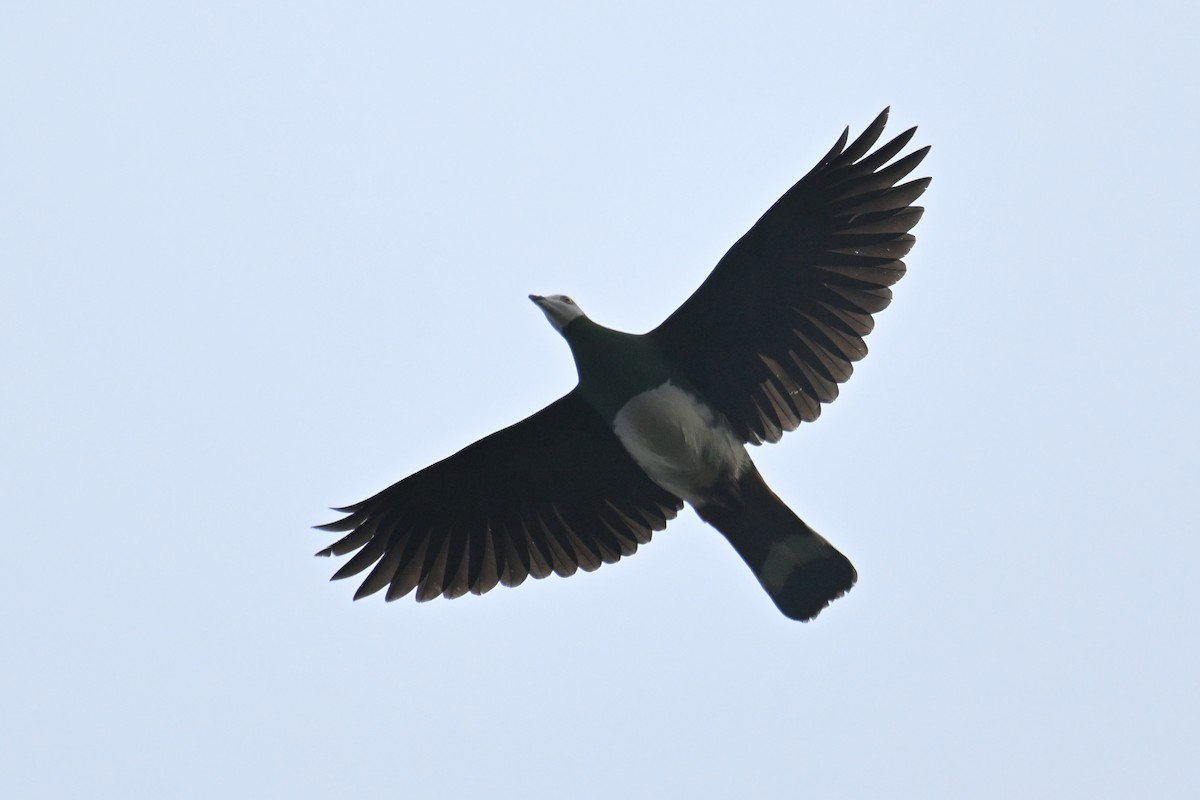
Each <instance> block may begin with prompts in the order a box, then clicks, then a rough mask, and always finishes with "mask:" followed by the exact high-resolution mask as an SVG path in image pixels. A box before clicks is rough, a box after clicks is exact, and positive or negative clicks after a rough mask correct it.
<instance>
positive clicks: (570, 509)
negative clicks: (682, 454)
mask: <svg viewBox="0 0 1200 800" xmlns="http://www.w3.org/2000/svg"><path fill="white" fill-rule="evenodd" d="M682 507H683V503H682V502H681V501H680V500H679V499H678V498H677V497H674V496H673V495H671V494H669V493H668V492H666V491H664V490H663V489H661V488H659V487H658V486H657V485H656V484H654V483H653V482H652V481H651V480H650V479H649V478H648V477H646V474H645V473H644V472H642V470H641V468H640V467H638V466H637V464H635V463H634V461H633V459H632V458H630V456H629V454H628V453H626V452H625V449H624V448H623V447H622V446H621V443H620V442H619V441H618V439H617V438H616V436H615V435H614V434H613V432H612V431H611V430H610V429H609V427H608V426H607V425H605V424H604V421H603V420H602V419H601V418H600V416H599V415H598V414H597V413H596V412H595V411H593V410H592V409H591V407H590V406H588V405H587V403H586V402H585V401H584V400H583V399H582V398H580V397H579V395H578V394H577V393H576V392H574V391H572V392H571V393H569V394H567V395H565V396H563V397H561V398H560V399H558V400H557V401H555V402H554V403H552V404H550V405H549V406H547V407H546V408H544V409H542V410H541V411H539V412H538V413H536V414H534V415H533V416H531V417H528V418H527V419H525V420H523V421H521V422H518V423H517V424H515V425H513V426H511V427H508V428H505V429H504V430H501V431H499V432H497V433H494V434H492V435H491V436H488V437H486V438H484V439H480V440H479V441H478V442H475V443H474V444H472V445H469V446H468V447H465V448H463V449H462V450H460V451H459V452H457V453H455V454H454V455H452V456H450V457H449V458H447V459H445V460H443V461H439V462H438V463H436V464H433V465H432V466H429V467H427V468H425V469H423V470H421V471H420V472H417V473H416V474H414V475H411V476H409V477H407V478H405V479H404V480H402V481H400V482H399V483H397V484H395V485H393V486H391V487H389V488H387V489H384V490H383V491H382V492H380V493H379V494H377V495H375V496H374V497H372V498H370V499H369V500H364V501H363V502H361V503H356V504H355V505H352V506H348V507H346V508H341V509H336V510H338V511H342V512H344V513H346V514H348V515H349V516H347V517H345V518H344V519H341V520H339V521H337V522H332V523H330V524H328V525H321V526H318V527H319V528H320V529H321V530H327V531H349V533H348V534H347V535H346V536H345V537H343V538H342V539H341V540H339V541H337V542H335V543H334V544H332V545H330V546H329V547H327V548H326V549H324V550H322V551H321V552H320V553H318V554H317V555H343V554H345V553H349V552H351V551H354V550H357V551H358V552H357V553H356V554H355V555H354V556H353V557H351V558H350V560H349V561H347V562H346V563H345V564H344V565H342V567H341V569H339V570H338V571H337V572H336V573H335V574H334V576H333V577H334V579H338V578H346V577H349V576H351V575H356V574H358V573H360V572H362V571H363V570H365V569H367V568H368V567H370V566H372V565H374V569H372V570H371V572H370V574H368V575H367V577H366V579H365V580H364V581H363V583H362V586H360V587H359V589H358V591H357V593H355V595H354V597H355V599H358V598H360V597H365V596H366V595H369V594H372V593H374V592H377V591H379V590H380V589H382V588H384V587H385V586H386V587H388V590H387V599H388V600H395V599H396V598H398V597H403V596H404V595H406V594H408V593H409V592H411V591H413V589H416V590H417V600H430V599H432V598H434V597H436V596H438V595H439V594H440V595H443V596H444V597H459V596H461V595H463V594H466V593H467V592H468V591H470V592H474V593H475V594H482V593H484V592H486V591H488V590H489V589H492V588H493V587H495V586H496V584H497V583H502V584H504V585H505V586H517V585H519V584H520V583H522V582H523V581H524V580H525V578H526V577H527V576H529V575H532V576H533V577H535V578H544V577H546V576H547V575H549V574H550V573H551V572H555V573H557V574H559V575H563V576H566V575H573V574H574V573H575V570H576V569H577V568H580V567H582V568H583V569H585V570H588V571H590V570H594V569H596V568H598V567H599V566H600V565H601V564H602V563H611V562H613V561H616V560H617V559H619V558H620V557H621V556H627V555H631V554H632V553H633V552H634V551H635V550H637V546H638V545H639V544H644V543H646V542H648V541H650V536H651V533H652V532H653V531H656V530H662V529H663V528H664V527H665V526H666V524H667V520H669V519H671V518H672V517H674V516H675V514H676V512H678V510H679V509H680V508H682Z"/></svg>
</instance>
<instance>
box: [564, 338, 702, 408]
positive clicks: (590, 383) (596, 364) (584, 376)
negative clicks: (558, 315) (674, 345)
mask: <svg viewBox="0 0 1200 800" xmlns="http://www.w3.org/2000/svg"><path fill="white" fill-rule="evenodd" d="M563 337H564V338H566V340H567V343H568V344H569V345H570V346H571V354H572V355H573V356H574V357H575V369H576V371H577V372H578V373H579V390H580V393H581V394H582V395H583V396H584V398H585V399H586V400H587V401H588V403H590V404H591V406H592V407H593V408H595V409H596V411H598V412H599V413H600V415H601V416H602V417H604V419H605V420H606V421H608V422H609V423H610V424H611V423H612V421H613V419H614V418H615V417H616V415H617V412H618V411H620V410H621V408H622V407H623V406H624V405H625V403H626V402H628V401H629V399H630V398H632V397H633V396H634V395H637V394H639V393H640V392H643V391H645V390H646V389H648V388H652V387H655V386H660V385H662V384H663V383H665V382H666V381H668V380H669V381H671V382H673V383H675V384H676V385H680V386H683V387H684V388H687V389H691V386H690V381H689V380H687V378H686V376H684V375H682V374H681V373H680V372H679V370H678V368H677V367H675V366H674V365H673V364H672V363H671V361H670V360H669V359H668V358H667V357H666V355H665V354H664V353H663V352H662V350H661V349H660V348H659V347H658V346H657V345H656V344H655V342H654V341H653V340H652V339H651V338H649V337H647V336H642V335H638V334H633V333H624V332H622V331H615V330H613V329H611V328H606V327H604V326H603V325H597V324H596V323H595V322H592V321H591V320H590V319H588V318H587V317H580V318H579V319H576V320H574V321H572V322H571V323H570V324H569V325H567V327H566V328H564V329H563Z"/></svg>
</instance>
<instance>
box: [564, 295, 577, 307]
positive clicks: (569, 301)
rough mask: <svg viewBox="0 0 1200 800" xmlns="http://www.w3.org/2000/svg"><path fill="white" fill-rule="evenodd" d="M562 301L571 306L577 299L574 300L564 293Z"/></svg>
mask: <svg viewBox="0 0 1200 800" xmlns="http://www.w3.org/2000/svg"><path fill="white" fill-rule="evenodd" d="M562 301H563V302H564V303H566V304H567V305H569V306H573V305H575V301H574V300H572V299H571V298H569V297H567V296H566V295H563V299H562Z"/></svg>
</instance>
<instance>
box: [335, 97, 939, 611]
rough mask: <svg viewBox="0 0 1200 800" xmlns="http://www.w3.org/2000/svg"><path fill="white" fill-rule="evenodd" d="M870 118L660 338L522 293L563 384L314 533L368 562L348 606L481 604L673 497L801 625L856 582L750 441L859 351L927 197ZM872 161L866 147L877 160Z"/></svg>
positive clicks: (663, 327)
mask: <svg viewBox="0 0 1200 800" xmlns="http://www.w3.org/2000/svg"><path fill="white" fill-rule="evenodd" d="M888 113H889V109H886V108H885V109H884V110H883V112H882V113H880V114H879V115H878V116H877V117H876V118H875V120H874V121H873V122H872V123H871V124H870V125H868V126H867V127H866V128H865V129H864V131H863V132H862V133H861V134H860V135H859V136H857V137H856V138H855V139H854V141H852V142H850V143H849V144H847V142H848V139H849V134H850V129H849V128H848V127H847V128H846V129H845V130H844V131H843V133H842V134H841V136H840V138H839V139H838V140H837V143H836V144H835V145H834V146H833V148H832V149H830V150H829V152H828V153H826V155H825V156H824V157H823V158H821V159H820V160H819V161H818V162H817V164H816V166H814V167H813V168H812V170H810V171H809V172H808V174H806V175H805V176H804V177H803V178H801V179H800V180H799V181H798V182H796V183H795V184H794V185H793V186H792V187H791V188H790V189H788V190H787V191H786V192H785V193H784V194H783V195H782V196H781V197H780V198H779V199H778V200H777V201H776V202H775V203H774V204H773V205H772V206H771V207H770V208H769V209H768V210H767V211H766V213H764V214H763V215H762V217H761V218H759V220H758V221H757V222H756V223H755V224H754V225H753V226H752V227H751V228H750V230H749V231H748V232H747V233H746V234H745V235H743V236H742V238H741V239H739V240H738V241H737V242H736V243H735V244H734V245H733V247H731V248H730V249H729V251H728V252H727V253H726V254H725V255H724V256H723V257H722V258H721V259H720V261H718V263H717V265H716V267H715V268H714V269H713V270H712V272H711V273H710V274H709V275H708V277H707V278H706V279H705V280H704V281H703V282H702V283H701V285H700V286H699V287H698V288H697V289H696V290H695V292H694V293H693V294H692V295H691V296H690V297H689V298H688V299H687V300H686V301H685V302H684V303H683V304H682V305H681V306H679V308H678V309H676V310H675V311H674V312H673V313H672V314H671V315H670V316H669V317H667V319H666V320H665V321H663V322H662V323H661V324H660V325H659V326H658V327H656V328H654V329H653V330H651V331H649V332H647V333H644V334H631V333H624V332H621V331H617V330H613V329H610V328H606V327H604V326H602V325H600V324H598V323H596V322H593V321H592V320H591V319H590V318H589V317H588V316H587V314H585V313H584V312H583V310H582V309H581V308H580V306H579V305H578V304H577V303H576V302H575V301H574V300H572V299H571V298H570V297H568V296H566V295H549V296H542V295H537V294H531V295H529V299H530V300H532V301H533V303H535V304H536V305H537V306H538V308H540V309H541V311H542V312H543V313H544V314H545V316H546V318H547V319H548V320H549V322H550V324H551V325H552V326H553V327H554V328H555V329H556V330H557V331H558V332H559V333H560V334H561V335H562V336H563V338H564V339H565V340H566V342H567V344H568V345H569V347H570V350H571V353H572V355H573V357H574V360H575V366H576V371H577V373H578V383H577V384H576V386H575V387H574V388H573V389H572V390H571V391H569V392H568V393H567V394H565V395H564V396H562V397H560V398H559V399H558V400H555V401H554V402H552V403H551V404H550V405H548V406H546V407H545V408H543V409H542V410H540V411H538V412H536V413H534V414H533V415H532V416H529V417H527V418H526V419H524V420H522V421H520V422H517V423H516V424H514V425H512V426H510V427H507V428H504V429H502V430H500V431H498V432H496V433H493V434H491V435H489V436H486V437H484V438H483V439H480V440H479V441H477V442H475V443H474V444H471V445H468V446H467V447H465V448H463V449H462V450H459V451H458V452H457V453H455V454H453V455H451V456H449V457H448V458H446V459H444V460H442V461H439V462H437V463H435V464H433V465H431V466H428V467H426V468H425V469H422V470H420V471H419V472H416V473H414V474H412V475H410V476H409V477H407V478H404V479H403V480H401V481H399V482H397V483H395V484H393V485H392V486H390V487H388V488H386V489H384V490H383V491H381V492H379V493H378V494H376V495H374V496H373V497H370V498H369V499H367V500H364V501H362V502H360V503H355V504H354V505H350V506H346V507H343V508H335V509H334V511H337V512H339V513H341V514H344V515H345V516H344V517H342V518H341V519H339V520H337V521H334V522H331V523H328V524H325V525H318V526H316V527H317V528H318V529H319V530H323V531H330V532H338V533H345V536H343V537H342V538H341V539H339V540H338V541H336V542H334V543H333V544H331V545H330V546H329V547H326V548H325V549H323V550H321V551H320V552H319V553H317V555H320V556H342V555H346V554H349V553H354V555H352V556H351V557H350V558H349V559H348V560H347V561H346V562H345V563H344V564H342V566H341V568H340V569H338V570H337V571H336V572H335V573H334V575H333V577H332V579H331V580H338V579H343V578H347V577H350V576H353V575H358V574H360V573H362V572H364V571H365V570H367V569H368V568H370V572H369V573H368V574H367V576H366V577H365V579H364V580H363V581H362V583H361V585H360V586H359V588H358V590H357V592H356V593H355V595H354V599H356V600H357V599H359V598H362V597H365V596H368V595H371V594H374V593H376V592H379V591H383V590H385V589H386V594H385V597H386V599H387V600H388V601H391V600H395V599H398V598H400V597H404V596H406V595H408V594H410V593H413V592H414V591H415V596H416V599H417V600H418V601H426V600H431V599H433V598H435V597H438V596H443V597H446V598H456V597H460V596H462V595H465V594H467V593H473V594H483V593H484V592H487V591H490V590H491V589H493V588H494V587H496V586H497V585H504V586H518V585H520V584H521V583H522V582H524V581H525V580H526V578H528V577H530V576H532V577H533V578H545V577H547V576H549V575H550V574H552V573H553V574H558V575H560V576H564V577H565V576H570V575H573V574H574V573H575V572H576V571H577V570H579V569H583V570H585V571H592V570H595V569H597V568H599V567H600V566H601V565H602V564H610V563H613V562H616V561H617V560H619V559H621V558H622V557H625V556H629V555H632V554H633V553H634V552H635V551H636V550H637V549H638V547H639V546H640V545H644V544H646V543H647V542H649V541H650V539H651V536H652V535H653V533H654V532H656V531H661V530H662V529H664V528H665V527H666V524H667V522H668V521H669V520H671V519H673V518H674V517H675V516H676V515H677V514H678V512H679V511H681V510H682V509H683V507H684V504H685V503H687V504H688V505H691V506H692V508H693V509H695V511H696V513H697V514H698V516H699V517H700V519H701V520H703V521H704V522H706V523H708V524H709V525H711V526H712V527H714V528H716V529H717V530H718V531H719V532H720V533H721V534H723V536H724V538H725V539H727V540H728V542H729V543H730V544H731V545H732V546H733V549H734V550H735V551H736V552H737V554H738V555H739V556H741V558H742V560H743V561H744V562H745V563H746V565H747V566H748V567H749V568H750V570H751V571H752V572H753V574H754V575H755V577H756V578H757V579H758V582H759V583H760V584H761V586H762V588H763V589H764V590H765V591H766V594H767V595H768V596H769V597H770V598H771V600H772V601H774V603H775V605H776V607H778V609H779V611H781V612H782V613H783V614H784V615H785V616H786V617H789V618H791V619H794V620H800V621H805V622H807V621H809V620H812V619H813V618H815V617H816V616H817V615H818V614H819V613H820V612H821V611H822V609H824V608H825V607H826V606H828V605H829V603H830V602H832V601H833V600H835V599H837V598H839V597H841V596H842V595H844V594H845V593H846V592H848V591H849V590H850V588H851V587H852V586H853V585H854V584H855V582H856V580H857V577H858V576H857V572H856V570H855V568H854V565H853V564H852V563H851V562H850V560H849V559H848V558H846V556H844V555H843V554H842V553H841V552H840V551H838V550H837V549H836V548H835V547H834V546H833V545H832V544H830V543H829V542H828V541H827V540H826V539H825V538H824V537H822V536H821V535H820V534H818V533H817V532H816V531H814V530H813V529H812V528H810V527H809V526H808V525H807V524H806V523H804V522H803V521H802V520H801V519H800V517H798V516H797V515H796V514H795V513H794V512H793V511H792V510H791V509H790V508H789V507H788V506H787V505H786V504H785V503H784V502H783V500H781V499H780V498H779V497H778V495H776V494H775V492H774V491H772V489H771V488H770V487H769V486H768V485H767V483H766V481H765V480H764V478H763V477H762V475H761V474H760V473H759V471H758V469H757V467H756V466H755V464H754V462H753V460H752V459H751V457H750V454H749V451H748V449H747V447H746V446H747V445H759V444H763V443H770V442H777V441H779V439H780V438H781V437H782V436H783V434H784V433H785V432H787V431H792V430H795V429H796V428H797V427H798V426H799V425H800V423H802V422H811V421H813V420H815V419H816V418H817V416H818V415H819V414H820V413H821V407H822V404H824V403H829V402H831V401H832V400H834V399H835V398H836V397H837V396H838V391H839V384H841V383H843V382H844V381H846V380H847V379H848V378H849V377H850V374H851V371H852V369H853V364H854V363H855V362H857V361H859V360H860V359H861V358H863V356H865V355H866V353H867V348H866V345H865V344H864V341H863V337H864V336H866V335H867V334H868V333H869V332H871V330H872V329H873V327H874V317H873V315H874V314H876V313H877V312H879V311H882V310H883V309H884V308H885V307H886V306H888V305H889V303H890V302H891V298H892V292H891V286H892V285H893V284H895V283H896V282H897V281H898V280H900V278H901V277H902V276H903V275H904V273H905V270H906V265H905V263H904V261H903V260H902V259H903V258H904V257H905V256H906V255H907V253H908V252H909V250H910V249H911V248H912V246H913V244H914V242H915V238H914V236H913V235H912V234H911V233H910V231H911V230H912V228H913V227H914V226H915V225H916V224H917V221H918V220H919V219H920V218H921V215H922V214H923V212H924V209H923V208H922V207H920V206H915V205H913V202H914V201H915V200H916V199H917V198H919V197H920V196H921V194H922V193H923V192H924V191H925V189H926V187H927V186H928V185H929V183H930V180H931V179H930V178H919V179H916V180H911V181H908V182H905V183H901V181H902V180H904V179H905V178H906V177H907V176H908V175H909V174H910V173H911V172H912V171H913V170H914V169H915V168H916V167H917V165H918V164H920V163H921V161H922V160H923V159H924V158H925V156H926V154H927V153H928V152H929V147H928V146H926V147H923V148H920V149H918V150H915V151H913V152H911V153H909V154H908V155H905V156H904V157H902V158H898V159H897V158H896V157H897V155H898V154H899V153H900V152H901V151H903V150H904V148H905V147H906V146H907V145H908V144H909V142H910V140H911V139H912V138H913V136H914V134H915V132H916V128H915V127H914V128H910V129H908V130H906V131H904V132H903V133H901V134H899V135H898V136H896V137H895V138H893V139H891V140H890V141H888V142H887V143H885V144H883V145H881V146H879V147H877V148H876V147H875V145H876V143H877V142H878V141H879V138H880V136H881V135H882V133H883V130H884V127H885V125H886V123H887V118H888ZM872 148H874V149H872Z"/></svg>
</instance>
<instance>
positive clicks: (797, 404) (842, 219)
mask: <svg viewBox="0 0 1200 800" xmlns="http://www.w3.org/2000/svg"><path fill="white" fill-rule="evenodd" d="M887 115H888V112H887V109H885V110H884V111H883V113H882V114H880V115H879V116H878V117H877V118H876V119H875V121H874V122H872V123H871V125H870V126H869V127H868V128H867V129H866V130H865V131H864V132H863V134H862V135H861V136H859V137H858V138H857V139H855V140H854V142H853V143H852V144H851V145H850V146H849V147H846V141H847V138H848V136H849V129H847V130H846V132H844V133H843V134H842V136H841V138H840V139H839V140H838V142H837V144H836V145H834V147H833V149H832V150H830V151H829V153H828V154H827V155H826V156H825V157H824V158H823V159H821V161H820V163H818V164H817V166H816V167H814V168H813V170H812V171H811V172H809V173H808V175H806V176H804V177H803V178H801V179H800V181H799V182H798V183H797V184H796V185H795V186H793V187H792V188H791V189H789V190H788V191H787V192H786V193H785V194H784V195H783V197H781V198H779V200H778V201H777V202H776V203H775V205H773V206H771V208H770V209H769V210H768V211H767V213H765V214H763V216H762V218H761V219H759V220H758V222H756V223H755V224H754V227H752V228H751V229H750V230H749V231H748V232H747V233H746V235H745V236H743V237H742V238H741V239H739V240H738V242H737V243H736V244H735V245H734V246H733V247H732V248H731V249H730V250H729V252H728V253H726V254H725V257H724V258H722V259H721V261H720V263H718V264H717V267H716V269H714V270H713V272H712V274H710V275H709V276H708V278H707V279H706V280H705V281H704V283H703V284H701V285H700V288H698V289H697V290H696V291H695V292H694V293H693V294H692V296H691V297H689V298H688V299H687V301H686V302H685V303H684V304H683V305H682V306H680V307H679V308H678V309H677V310H676V311H675V313H674V314H672V315H671V316H670V317H668V318H667V319H666V321H664V322H663V323H662V325H660V326H659V327H658V328H656V329H655V330H653V331H651V332H650V334H649V335H650V336H652V337H654V339H655V340H656V341H658V343H659V344H660V346H661V347H663V349H664V350H666V351H667V352H668V353H669V354H671V355H672V357H673V358H674V359H675V360H676V361H677V362H678V363H679V364H680V365H682V367H683V369H684V371H685V372H686V373H687V374H688V376H689V377H690V378H691V379H692V381H693V382H694V383H695V384H696V386H697V388H698V389H699V390H700V391H701V392H702V393H703V395H704V397H705V399H706V400H707V401H708V402H709V403H711V404H712V405H713V406H715V407H717V408H718V409H720V410H721V411H722V412H723V413H724V414H725V416H726V417H728V419H729V421H730V423H732V425H733V427H734V430H736V431H737V433H738V434H739V435H740V436H741V437H742V439H743V441H747V442H753V443H755V444H758V443H761V442H763V441H771V442H774V441H778V440H779V439H780V437H782V436H783V432H784V431H790V430H794V429H795V428H796V427H797V426H798V425H799V424H800V422H801V421H810V420H814V419H816V418H817V416H818V415H819V414H820V413H821V403H828V402H830V401H832V400H833V399H834V398H836V397H837V394H838V386H837V385H838V384H839V383H842V382H844V381H845V380H846V379H848V378H849V377H850V373H851V371H852V368H853V367H852V365H853V362H855V361H858V360H859V359H861V358H862V357H863V356H865V355H866V354H867V347H866V344H865V343H864V342H863V337H864V336H866V335H867V334H868V333H869V332H870V331H871V329H872V328H873V327H874V320H873V319H872V316H871V315H872V314H874V313H875V312H877V311H881V310H883V309H884V308H886V307H887V305H888V304H889V303H890V302H891V299H892V292H891V289H889V288H888V287H890V286H891V285H892V284H893V283H895V282H896V281H898V280H900V278H901V277H902V276H903V275H904V269H905V267H904V262H903V261H901V260H900V259H901V258H903V257H904V255H905V254H906V253H908V251H909V250H910V249H911V248H912V246H913V242H915V241H916V240H915V238H914V237H913V236H912V235H911V234H909V233H908V231H909V230H910V229H912V227H913V226H914V225H916V224H917V220H919V219H920V218H921V213H922V212H923V211H924V209H923V208H921V207H920V206H914V205H912V202H913V201H914V200H916V199H917V198H918V197H920V196H921V194H922V193H923V192H924V191H925V187H926V186H928V185H929V180H930V179H929V178H921V179H919V180H914V181H910V182H908V183H904V184H901V185H897V182H898V181H900V180H902V179H903V178H904V177H905V176H906V175H908V174H909V173H910V172H911V171H912V170H913V169H915V168H916V166H917V165H918V164H919V163H921V160H922V159H923V158H924V157H925V154H926V153H927V152H928V151H929V148H928V147H924V148H922V149H920V150H917V151H915V152H913V153H911V154H909V155H907V156H905V157H904V158H901V159H900V160H898V161H895V162H894V163H891V164H890V165H889V164H888V162H889V161H891V160H892V159H893V158H894V157H895V156H896V154H897V153H899V152H900V151H901V150H902V149H903V148H904V146H905V145H906V144H908V142H909V140H910V139H911V138H912V136H913V134H914V133H915V132H916V128H911V129H909V130H907V131H905V132H904V133H902V134H900V135H899V136H897V137H896V138H895V139H892V140H891V141H890V142H888V143H887V144H885V145H883V146H882V147H880V148H878V149H877V150H875V151H874V152H870V153H869V154H868V151H870V150H871V148H872V147H873V146H874V144H875V142H876V141H877V140H878V139H879V136H880V134H881V133H883V128H884V125H885V124H886V122H887Z"/></svg>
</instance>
